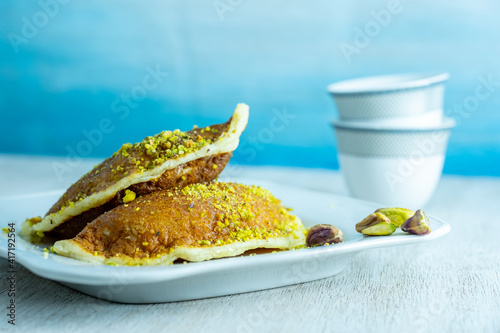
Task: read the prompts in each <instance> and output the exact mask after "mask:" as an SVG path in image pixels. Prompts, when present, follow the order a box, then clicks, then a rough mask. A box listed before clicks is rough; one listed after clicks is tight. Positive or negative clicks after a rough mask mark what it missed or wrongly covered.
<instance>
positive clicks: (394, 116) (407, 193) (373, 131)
mask: <svg viewBox="0 0 500 333" xmlns="http://www.w3.org/2000/svg"><path fill="white" fill-rule="evenodd" d="M448 77H449V76H448V74H446V73H445V74H400V75H387V76H377V77H367V78H360V79H354V80H348V81H342V82H337V83H333V84H331V85H329V86H328V88H327V89H328V92H329V93H330V94H332V96H333V98H334V100H335V103H336V105H337V109H338V114H339V119H338V120H335V121H333V127H334V128H335V133H336V137H337V144H338V158H339V162H340V168H341V171H342V174H343V177H344V180H345V182H346V185H347V187H348V189H349V190H350V192H351V195H352V196H354V197H356V198H360V199H364V200H369V201H374V202H378V203H380V204H383V205H389V206H401V207H407V208H412V209H418V208H421V207H423V206H424V205H425V204H426V203H427V202H428V201H429V199H430V197H431V196H432V193H433V192H434V189H435V187H436V185H437V183H438V181H439V178H440V177H441V173H442V170H443V164H444V159H445V153H446V146H447V144H448V138H449V136H450V131H451V129H452V128H453V127H454V125H455V123H454V121H453V120H452V119H449V118H444V117H443V94H444V84H445V82H446V81H447V80H448Z"/></svg>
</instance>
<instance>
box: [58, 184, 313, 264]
mask: <svg viewBox="0 0 500 333" xmlns="http://www.w3.org/2000/svg"><path fill="white" fill-rule="evenodd" d="M305 230H306V229H305V228H304V226H303V225H302V222H301V221H300V219H299V218H298V217H296V216H294V215H292V214H290V212H289V211H288V209H286V208H285V207H283V206H282V205H281V202H280V200H278V199H276V198H275V197H274V196H273V195H272V194H271V193H270V192H269V191H268V190H266V189H263V188H261V187H257V186H245V185H241V184H236V183H222V182H212V183H209V184H192V185H188V186H186V187H184V188H176V189H172V190H162V191H157V192H154V193H151V194H148V195H145V196H142V197H140V198H137V199H135V200H133V201H132V202H130V203H128V204H124V205H121V206H118V207H116V208H114V209H113V210H111V211H109V212H107V213H105V214H102V215H101V216H99V217H98V218H96V219H95V220H94V221H93V222H92V223H90V224H88V225H87V226H86V227H85V228H84V229H83V230H82V231H81V232H80V233H79V234H78V235H77V236H76V237H74V238H73V239H71V240H61V241H58V242H56V243H55V244H54V247H53V249H54V251H55V252H56V253H58V254H60V255H64V256H67V257H71V258H74V259H78V260H83V261H87V262H92V263H105V264H119V265H159V264H162V265H164V264H171V263H173V262H174V261H175V260H176V259H184V260H188V261H203V260H208V259H213V258H221V257H229V256H235V255H239V254H242V253H243V252H245V251H247V250H251V249H256V248H277V249H292V248H295V247H299V246H301V245H303V244H304V242H305Z"/></svg>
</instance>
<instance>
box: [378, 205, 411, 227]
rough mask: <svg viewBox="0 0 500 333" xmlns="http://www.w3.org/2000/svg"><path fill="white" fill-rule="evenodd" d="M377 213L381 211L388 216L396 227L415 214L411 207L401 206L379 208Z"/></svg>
mask: <svg viewBox="0 0 500 333" xmlns="http://www.w3.org/2000/svg"><path fill="white" fill-rule="evenodd" d="M375 213H381V214H384V215H385V216H387V217H388V218H389V220H391V222H392V224H394V225H395V226H396V228H399V227H400V226H401V225H402V224H403V223H404V222H405V221H406V220H408V219H409V218H410V217H412V216H413V215H414V214H415V212H414V211H412V210H411V209H406V208H400V207H389V208H379V209H377V210H376V211H375Z"/></svg>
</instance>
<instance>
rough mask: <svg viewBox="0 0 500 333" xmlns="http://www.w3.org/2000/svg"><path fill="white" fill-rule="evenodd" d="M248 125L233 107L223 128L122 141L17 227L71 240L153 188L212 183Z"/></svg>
mask: <svg viewBox="0 0 500 333" xmlns="http://www.w3.org/2000/svg"><path fill="white" fill-rule="evenodd" d="M247 122H248V106H247V105H246V104H238V106H237V107H236V110H235V111H234V114H233V116H232V117H231V119H230V120H229V121H227V122H226V123H224V124H218V125H213V126H210V127H205V128H194V129H193V130H191V131H187V132H181V131H179V130H175V131H164V132H161V133H159V134H157V135H155V136H148V137H146V138H145V139H144V140H142V141H141V142H138V143H135V144H131V143H125V144H124V145H123V146H122V147H121V148H120V149H119V150H118V151H117V152H115V153H114V154H113V155H112V156H111V157H109V158H107V159H105V160H104V161H103V162H102V163H100V164H98V165H96V166H95V167H94V168H93V169H92V170H91V171H89V172H88V173H87V174H85V175H84V176H83V177H82V178H80V180H78V181H77V182H76V183H74V184H73V185H71V186H70V187H69V188H68V189H67V191H66V193H64V194H63V195H62V196H61V198H60V199H59V200H58V201H57V202H56V203H55V204H54V205H53V206H52V208H51V209H50V210H49V211H48V212H47V214H46V215H45V216H44V217H43V218H41V217H37V218H32V219H28V220H26V221H25V222H24V223H23V227H22V232H23V235H24V236H26V237H28V238H30V239H31V240H33V241H36V240H39V239H41V238H43V237H44V236H45V235H46V234H49V235H50V236H52V237H55V238H56V239H61V238H62V239H64V238H72V237H74V236H76V235H77V234H78V233H79V232H80V231H81V230H82V229H83V228H84V227H85V226H86V225H87V224H88V223H89V222H91V221H93V220H94V219H95V218H96V217H98V216H99V215H101V214H103V213H104V212H107V211H109V210H111V209H113V208H114V207H117V206H119V205H121V204H123V203H126V202H128V201H129V200H133V199H134V198H136V197H139V196H142V195H146V194H149V193H152V192H155V191H158V190H164V189H169V188H174V187H176V186H186V185H189V184H192V183H199V182H207V181H211V180H213V179H215V178H216V177H217V176H218V175H219V174H220V172H221V171H222V170H223V169H224V167H225V166H226V164H227V163H228V161H229V159H230V158H231V154H232V151H233V150H235V149H236V147H237V146H238V143H239V137H240V135H241V133H242V132H243V130H244V129H245V127H246V125H247Z"/></svg>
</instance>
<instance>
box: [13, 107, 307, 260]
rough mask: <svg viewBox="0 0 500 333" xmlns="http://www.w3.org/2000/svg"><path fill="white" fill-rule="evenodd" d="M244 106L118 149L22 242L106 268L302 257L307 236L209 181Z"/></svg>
mask: <svg viewBox="0 0 500 333" xmlns="http://www.w3.org/2000/svg"><path fill="white" fill-rule="evenodd" d="M247 121H248V106H247V105H246V104H238V105H237V107H236V109H235V111H234V113H233V115H232V117H231V119H229V120H228V121H227V122H226V123H224V124H218V125H213V126H210V127H205V128H193V129H192V130H191V131H187V132H181V131H179V130H175V131H164V132H161V133H159V134H157V135H155V136H148V137H146V138H145V139H144V140H142V141H141V142H138V143H135V144H130V143H126V144H124V145H123V146H122V147H121V148H120V149H119V150H118V151H117V152H116V153H114V154H113V155H112V156H111V157H109V158H107V159H105V160H104V161H103V162H102V163H100V164H99V165H97V166H95V167H94V168H93V169H92V170H91V171H89V172H88V173H87V174H85V175H84V176H83V177H82V178H81V179H80V180H78V181H77V182H76V183H75V184H73V185H71V186H70V187H69V188H68V190H67V191H66V193H64V195H63V196H61V198H60V199H59V200H58V201H57V202H56V203H55V204H54V205H53V207H52V208H51V209H50V210H49V211H48V212H47V214H46V215H45V216H44V217H43V218H42V217H36V218H31V219H27V220H26V221H25V222H24V223H23V227H22V235H23V236H24V237H27V238H29V239H30V241H32V242H34V243H35V242H42V243H47V242H48V241H54V240H55V243H54V245H53V247H52V249H53V251H54V252H55V253H57V254H60V255H63V256H67V257H70V258H74V259H77V260H82V261H87V262H92V263H100V264H110V265H160V264H161V265H165V264H172V263H174V262H175V261H176V260H185V261H203V260H209V259H215V258H222V257H230V256H236V255H240V254H243V253H245V252H246V251H249V250H256V249H280V250H289V249H294V248H299V247H302V246H303V245H304V243H305V236H306V232H307V230H306V228H305V227H304V226H303V224H302V222H301V220H300V219H299V218H298V217H296V216H294V215H293V214H291V213H290V211H289V209H287V208H286V207H284V206H283V205H282V204H281V202H280V200H278V199H277V198H275V197H274V196H273V195H272V194H271V193H270V192H269V191H268V190H266V189H263V188H262V187H259V186H253V185H252V186H248V185H242V184H237V183H224V182H218V181H214V179H215V178H217V176H218V175H219V174H220V173H221V171H222V170H223V169H224V167H225V166H226V164H227V163H228V161H229V159H230V158H231V156H232V151H234V150H235V149H236V148H237V146H238V144H239V137H240V135H241V133H242V132H243V130H244V129H245V127H246V125H247Z"/></svg>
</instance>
